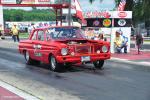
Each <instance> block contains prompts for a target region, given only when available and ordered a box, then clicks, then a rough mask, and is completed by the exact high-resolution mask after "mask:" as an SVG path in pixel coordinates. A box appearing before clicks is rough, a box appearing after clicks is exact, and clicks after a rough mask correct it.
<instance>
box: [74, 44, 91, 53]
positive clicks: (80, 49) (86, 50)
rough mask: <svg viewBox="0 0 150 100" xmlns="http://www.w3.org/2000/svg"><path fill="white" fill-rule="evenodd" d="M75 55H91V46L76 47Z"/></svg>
mask: <svg viewBox="0 0 150 100" xmlns="http://www.w3.org/2000/svg"><path fill="white" fill-rule="evenodd" d="M75 53H81V54H89V53H91V46H89V45H76V47H75Z"/></svg>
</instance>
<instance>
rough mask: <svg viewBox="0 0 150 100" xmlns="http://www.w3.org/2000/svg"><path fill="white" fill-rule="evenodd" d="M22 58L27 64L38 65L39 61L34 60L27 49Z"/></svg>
mask: <svg viewBox="0 0 150 100" xmlns="http://www.w3.org/2000/svg"><path fill="white" fill-rule="evenodd" d="M24 58H25V61H26V64H27V65H39V64H40V61H37V60H34V59H32V58H31V57H30V55H29V53H28V51H25V52H24Z"/></svg>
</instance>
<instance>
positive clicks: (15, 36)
mask: <svg viewBox="0 0 150 100" xmlns="http://www.w3.org/2000/svg"><path fill="white" fill-rule="evenodd" d="M11 33H12V38H13V40H14V42H16V39H17V41H18V42H19V40H20V39H19V29H18V28H17V25H16V24H14V26H13V27H12V28H11Z"/></svg>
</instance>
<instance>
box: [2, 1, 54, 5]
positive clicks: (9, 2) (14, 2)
mask: <svg viewBox="0 0 150 100" xmlns="http://www.w3.org/2000/svg"><path fill="white" fill-rule="evenodd" d="M1 2H2V4H17V3H19V4H54V3H55V0H19V1H17V0H2V1H1Z"/></svg>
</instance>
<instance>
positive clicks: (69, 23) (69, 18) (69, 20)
mask: <svg viewBox="0 0 150 100" xmlns="http://www.w3.org/2000/svg"><path fill="white" fill-rule="evenodd" d="M68 26H71V0H69V10H68Z"/></svg>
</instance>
